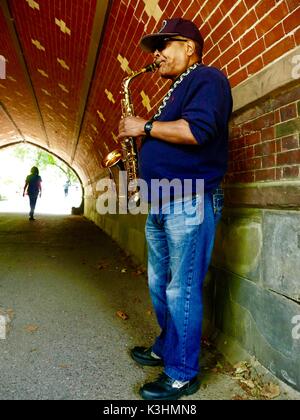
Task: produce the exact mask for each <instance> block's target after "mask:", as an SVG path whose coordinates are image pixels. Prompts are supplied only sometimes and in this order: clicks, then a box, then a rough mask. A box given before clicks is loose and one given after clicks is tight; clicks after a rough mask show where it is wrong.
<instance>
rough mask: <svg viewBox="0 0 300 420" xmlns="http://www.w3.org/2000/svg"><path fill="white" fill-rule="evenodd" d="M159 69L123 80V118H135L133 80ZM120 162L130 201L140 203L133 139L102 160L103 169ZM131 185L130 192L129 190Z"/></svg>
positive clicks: (154, 65) (146, 69) (152, 67)
mask: <svg viewBox="0 0 300 420" xmlns="http://www.w3.org/2000/svg"><path fill="white" fill-rule="evenodd" d="M158 67H159V64H158V63H156V62H154V63H151V64H149V65H148V66H146V67H144V68H142V69H141V70H138V71H135V72H132V73H131V74H130V75H129V76H128V77H126V78H125V79H123V82H122V91H121V94H122V95H123V98H122V100H121V108H122V118H125V117H130V116H134V110H133V104H132V99H131V94H130V89H129V85H130V83H131V82H132V80H133V79H135V78H136V77H138V76H140V75H141V74H143V73H146V72H150V71H155V70H156V69H157V68H158ZM120 161H122V163H123V165H122V166H123V167H124V169H125V170H126V173H127V190H128V191H127V193H128V201H130V202H132V201H133V202H134V203H138V202H139V200H140V195H139V189H138V187H137V179H138V159H137V147H136V142H135V140H134V138H133V137H128V138H125V139H123V140H122V141H121V147H120V148H118V149H115V150H113V151H111V152H110V153H108V154H107V155H106V156H105V157H104V158H103V159H102V162H101V164H102V167H103V168H111V167H112V166H114V165H116V164H118V163H120ZM129 184H130V190H129V189H128V186H129Z"/></svg>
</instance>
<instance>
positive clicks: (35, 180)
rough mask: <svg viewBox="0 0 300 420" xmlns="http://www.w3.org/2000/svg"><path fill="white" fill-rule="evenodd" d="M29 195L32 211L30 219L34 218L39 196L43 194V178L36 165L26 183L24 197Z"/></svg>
mask: <svg viewBox="0 0 300 420" xmlns="http://www.w3.org/2000/svg"><path fill="white" fill-rule="evenodd" d="M26 194H27V195H28V196H29V204H30V213H29V220H35V219H34V211H35V206H36V202H37V198H38V196H40V197H41V196H42V178H41V177H40V175H39V170H38V168H37V167H36V166H34V167H33V168H31V173H30V175H28V177H27V178H26V181H25V185H24V191H23V197H25V195H26Z"/></svg>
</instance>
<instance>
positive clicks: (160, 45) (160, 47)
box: [154, 37, 187, 51]
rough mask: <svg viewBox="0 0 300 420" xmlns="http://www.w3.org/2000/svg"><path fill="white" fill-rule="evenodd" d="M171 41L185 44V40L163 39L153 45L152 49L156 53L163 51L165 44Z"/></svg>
mask: <svg viewBox="0 0 300 420" xmlns="http://www.w3.org/2000/svg"><path fill="white" fill-rule="evenodd" d="M172 41H177V42H187V39H178V38H172V37H168V38H163V39H160V40H158V41H157V42H156V43H155V47H154V48H155V50H157V51H163V50H164V49H165V48H166V47H167V44H168V43H169V42H172Z"/></svg>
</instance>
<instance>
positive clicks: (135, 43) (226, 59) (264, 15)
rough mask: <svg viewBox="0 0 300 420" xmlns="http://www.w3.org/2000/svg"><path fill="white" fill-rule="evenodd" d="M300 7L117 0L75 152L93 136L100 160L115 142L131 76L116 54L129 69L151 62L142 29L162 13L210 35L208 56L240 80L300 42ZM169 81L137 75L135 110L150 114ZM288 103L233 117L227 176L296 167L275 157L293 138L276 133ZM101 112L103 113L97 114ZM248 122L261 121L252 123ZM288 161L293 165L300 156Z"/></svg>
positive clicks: (294, 2) (243, 1) (246, 177)
mask: <svg viewBox="0 0 300 420" xmlns="http://www.w3.org/2000/svg"><path fill="white" fill-rule="evenodd" d="M150 4H152V6H153V5H154V4H156V7H154V8H153V7H152V9H151V8H149V5H150ZM151 11H152V13H151ZM299 13H300V7H299V2H298V0H277V1H275V0H239V1H233V0H226V1H219V0H193V1H190V0H181V1H180V0H122V1H121V0H114V1H113V2H112V8H111V11H110V14H109V17H108V21H107V24H106V30H105V33H104V37H103V44H102V48H101V52H100V59H99V63H98V66H97V69H96V78H95V82H94V84H93V87H92V90H91V98H90V101H89V105H88V113H87V115H88V117H87V118H86V119H85V122H84V124H83V129H82V133H81V138H80V143H79V148H78V153H77V154H78V159H79V160H80V156H83V154H84V153H83V152H84V150H85V149H86V148H87V145H88V144H91V141H92V142H93V147H94V148H95V149H96V151H97V155H98V159H99V163H100V161H101V156H102V155H104V154H106V153H107V149H109V150H111V149H113V148H115V147H116V143H115V140H114V136H115V135H116V134H117V127H118V121H119V118H120V115H121V112H120V99H121V96H120V87H121V81H122V79H123V78H124V77H126V76H127V73H126V71H125V70H124V69H122V68H121V64H120V62H119V60H118V56H120V55H121V56H122V57H124V58H125V59H126V60H127V61H128V66H129V67H130V69H132V70H136V69H139V68H141V67H143V66H144V65H145V64H146V63H149V62H151V61H152V57H151V56H149V55H148V54H146V53H144V52H142V51H141V49H140V47H139V41H140V38H141V37H142V36H143V35H144V34H145V33H151V32H153V31H156V30H159V29H160V28H161V25H162V21H163V20H164V19H166V18H170V17H178V16H181V17H184V18H188V19H192V20H193V21H194V22H195V23H196V24H197V25H198V27H199V28H200V30H201V32H202V34H203V36H204V37H205V48H204V57H203V61H204V63H205V64H208V65H213V66H216V67H218V68H220V69H221V70H222V71H224V72H225V73H226V74H227V75H228V77H229V80H230V83H231V85H232V87H235V86H237V85H238V84H240V83H241V82H242V81H244V80H246V79H247V78H249V77H250V76H253V75H255V74H258V73H259V72H260V70H261V69H263V68H264V67H265V66H267V65H269V64H270V63H272V62H274V60H276V59H278V58H279V57H281V56H282V55H283V54H285V53H287V52H288V51H290V50H292V49H293V48H295V47H296V46H297V45H299V43H300V31H299V28H297V25H298V24H299V21H300V16H299ZM151 14H152V16H151ZM167 88H168V84H166V83H164V82H163V81H162V80H160V79H159V78H158V77H157V75H156V74H154V75H152V76H151V75H144V76H142V77H141V78H140V79H136V80H135V81H134V82H133V85H132V97H133V102H134V105H135V113H136V114H137V115H140V116H143V117H145V118H147V117H150V116H151V115H153V113H154V110H155V109H156V107H157V105H158V104H159V102H160V101H161V99H162V97H163V95H164V94H165V92H166V91H167ZM142 90H143V91H144V92H145V94H146V95H148V97H149V99H150V107H151V110H146V108H145V106H144V105H143V104H142V98H141V91H142ZM105 91H106V93H105ZM107 91H109V92H111V93H112V95H113V99H114V102H112V101H110V100H109V99H108V97H107ZM289 104H290V102H289V101H288V99H287V100H286V102H284V103H282V105H278V106H277V108H274V109H272V110H271V111H268V112H266V115H265V116H263V114H262V110H261V109H260V110H259V111H258V115H257V116H256V115H255V112H256V110H254V114H253V115H251V118H250V119H249V121H245V122H244V123H243V124H244V125H241V124H238V123H236V122H235V123H234V125H235V131H234V136H233V139H232V141H231V157H232V158H233V159H235V156H236V155H237V154H239V153H240V154H241V155H240V157H239V158H238V160H237V161H235V160H234V161H232V162H231V164H230V174H229V177H228V179H229V180H231V181H232V182H244V181H255V180H266V179H280V178H281V177H286V176H287V174H290V175H291V174H298V172H297V170H296V168H293V169H290V171H288V170H287V169H284V170H283V168H284V166H280V167H278V166H277V165H279V164H280V165H282V163H283V159H284V155H281V157H280V158H278V159H277V158H276V156H277V153H284V150H285V148H286V147H287V146H286V142H288V140H282V141H280V139H281V137H277V134H276V135H275V134H274V133H275V131H276V127H275V124H280V123H283V122H284V121H285V118H287V116H285V115H283V114H284V112H285V111H284V109H282V112H281V114H282V115H281V114H280V108H281V107H283V106H285V105H289ZM274 106H275V105H274ZM295 107H296V99H295V100H294V101H293V103H292V104H291V109H292V108H293V109H294V111H293V112H295V109H296V108H295ZM100 113H101V114H102V116H103V117H104V119H105V121H104V120H103V118H99V115H100ZM269 114H270V115H269ZM268 118H269V119H270V120H268ZM248 123H249V124H250V125H251V124H252V125H253V124H254V125H255V127H256V128H254V129H250V128H249V127H250V126H247V124H248ZM244 126H245V127H246V128H245V127H244ZM95 127H96V129H97V133H96V132H95ZM236 132H238V134H237V133H236ZM272 141H273V143H272ZM265 143H266V145H265ZM279 143H280V145H279ZM105 144H106V146H105ZM275 145H276V148H275ZM292 145H295V146H296V141H292ZM298 146H299V144H298ZM298 146H297V147H298ZM289 147H291V146H289ZM296 150H297V149H296ZM298 150H299V148H298ZM291 153H295V152H291ZM298 153H299V152H298ZM286 156H288V155H286ZM295 156H296V154H295ZM286 159H290V158H288V157H286ZM295 159H296V157H295ZM296 160H297V159H296ZM237 162H238V163H237ZM286 162H287V161H286ZM290 162H291V166H294V164H295V165H297V164H298V163H299V162H294V161H293V160H291V161H290ZM276 168H277V169H276ZM95 169H96V168H95ZM95 169H94V168H91V169H90V172H91V173H95ZM256 171H257V172H256ZM279 174H281V175H279Z"/></svg>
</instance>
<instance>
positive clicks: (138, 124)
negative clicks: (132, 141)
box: [118, 117, 147, 140]
mask: <svg viewBox="0 0 300 420" xmlns="http://www.w3.org/2000/svg"><path fill="white" fill-rule="evenodd" d="M146 122H147V120H144V119H143V118H140V117H126V118H122V119H121V121H120V123H119V135H118V139H119V140H121V139H123V138H126V137H139V136H143V135H144V134H145V132H144V125H145V124H146Z"/></svg>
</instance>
